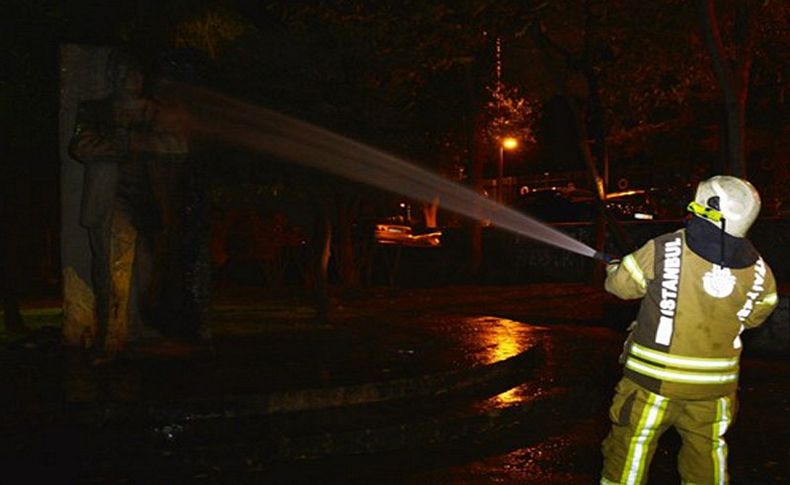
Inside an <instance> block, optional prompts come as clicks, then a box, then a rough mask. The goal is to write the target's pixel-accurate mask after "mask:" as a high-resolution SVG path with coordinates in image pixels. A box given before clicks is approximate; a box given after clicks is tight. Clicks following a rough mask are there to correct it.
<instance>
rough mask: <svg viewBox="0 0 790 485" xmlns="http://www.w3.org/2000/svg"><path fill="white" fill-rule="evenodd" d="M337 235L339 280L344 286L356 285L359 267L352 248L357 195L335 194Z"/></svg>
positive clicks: (358, 279) (357, 284) (357, 283)
mask: <svg viewBox="0 0 790 485" xmlns="http://www.w3.org/2000/svg"><path fill="white" fill-rule="evenodd" d="M337 199H338V203H337V209H338V213H337V237H336V238H335V239H336V241H335V247H336V254H337V257H336V262H337V272H338V275H339V277H340V282H341V283H342V284H343V286H346V287H351V288H353V287H357V286H359V282H360V271H359V269H360V267H359V265H358V264H357V254H356V251H355V250H354V249H355V248H354V231H353V229H354V227H353V220H354V216H355V215H356V214H357V207H358V205H359V197H357V196H355V195H354V194H348V193H342V194H338V196H337Z"/></svg>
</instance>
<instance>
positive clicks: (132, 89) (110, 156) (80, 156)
mask: <svg viewBox="0 0 790 485" xmlns="http://www.w3.org/2000/svg"><path fill="white" fill-rule="evenodd" d="M107 75H108V81H109V83H110V85H111V87H112V92H111V94H110V95H109V96H108V97H106V98H103V99H98V100H90V101H84V102H82V103H80V106H79V108H78V113H77V121H76V126H75V130H74V134H73V136H72V139H71V143H70V146H69V151H70V153H71V155H72V156H73V157H74V158H75V159H76V160H77V161H79V162H81V163H83V164H84V165H85V179H84V186H83V195H82V205H81V209H80V224H81V225H82V226H84V227H85V228H86V229H87V230H88V232H89V237H90V246H91V257H92V259H91V273H92V275H91V276H92V280H93V285H92V286H93V292H94V296H95V299H96V304H95V308H96V320H97V330H96V333H95V335H85V336H84V345H85V346H86V347H90V348H93V349H95V350H96V351H97V354H98V356H97V363H101V362H104V361H107V360H112V359H113V358H115V357H116V356H117V355H118V354H119V353H120V352H122V351H123V350H124V347H125V346H126V345H127V343H128V342H130V341H132V340H134V339H136V338H138V337H139V336H140V335H141V333H142V332H143V328H144V327H143V322H144V321H145V320H146V319H148V318H149V315H150V313H151V311H152V310H151V306H150V296H151V295H150V286H151V279H152V274H153V268H152V261H153V256H152V255H153V249H152V248H153V245H154V241H155V239H156V234H157V232H159V231H160V230H161V224H162V220H161V209H160V205H159V203H158V201H157V198H156V196H155V191H154V186H153V184H152V177H151V171H152V170H153V167H154V166H155V165H156V164H157V163H163V162H166V161H168V160H170V161H176V160H183V159H184V158H185V156H186V154H187V148H188V146H187V142H186V140H185V138H184V137H183V136H180V135H179V134H177V133H176V132H174V131H173V130H168V129H166V128H164V126H162V123H160V122H159V113H158V111H159V106H158V104H157V102H156V101H155V100H154V99H152V98H151V97H149V96H147V95H146V93H145V89H144V87H145V78H144V74H143V69H142V65H141V63H140V62H139V61H137V60H136V59H134V58H133V57H132V56H130V55H128V54H126V53H123V52H121V51H115V52H113V53H112V54H111V55H110V59H109V61H108V68H107Z"/></svg>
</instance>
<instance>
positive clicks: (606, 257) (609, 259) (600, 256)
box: [593, 251, 620, 264]
mask: <svg viewBox="0 0 790 485" xmlns="http://www.w3.org/2000/svg"><path fill="white" fill-rule="evenodd" d="M593 259H597V260H599V261H603V262H604V263H606V264H612V263H616V262H618V261H620V258H618V257H617V256H613V255H611V254H606V253H604V252H602V251H597V252H596V253H595V254H593Z"/></svg>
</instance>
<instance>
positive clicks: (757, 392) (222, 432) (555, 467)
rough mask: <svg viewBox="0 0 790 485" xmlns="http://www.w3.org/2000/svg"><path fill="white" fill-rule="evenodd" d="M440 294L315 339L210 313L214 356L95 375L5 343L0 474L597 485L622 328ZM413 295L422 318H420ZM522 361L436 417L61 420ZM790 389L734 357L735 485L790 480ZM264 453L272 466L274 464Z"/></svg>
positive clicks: (567, 308) (668, 457) (46, 353)
mask: <svg viewBox="0 0 790 485" xmlns="http://www.w3.org/2000/svg"><path fill="white" fill-rule="evenodd" d="M442 291H443V292H444V293H445V295H444V296H443V298H445V300H441V301H437V300H439V298H438V297H436V295H435V294H428V293H426V295H428V296H424V295H423V294H417V295H416V296H415V295H414V294H411V295H409V302H410V303H409V305H410V306H407V305H403V301H388V300H386V299H384V300H376V301H373V302H371V303H370V305H369V306H367V307H366V306H363V305H358V306H356V307H349V308H348V309H347V310H346V313H342V312H341V313H340V315H339V318H338V319H337V321H336V322H335V323H334V324H333V325H332V326H327V325H324V326H319V325H313V324H311V323H310V322H309V320H308V316H309V315H308V314H307V313H306V312H301V313H300V312H296V315H297V316H296V317H294V314H287V311H286V310H283V309H282V307H277V311H276V312H274V313H272V312H267V311H266V309H265V308H258V307H254V306H252V305H249V306H246V307H245V306H239V307H234V308H233V309H228V308H226V309H223V310H219V311H216V313H215V318H216V326H215V339H214V353H213V354H206V353H202V352H201V351H200V350H196V349H194V348H190V347H188V346H186V347H183V346H182V347H179V346H177V345H171V344H167V345H161V344H160V345H155V346H153V347H151V348H146V349H142V350H141V351H140V352H139V353H138V354H137V355H135V356H133V358H131V359H129V360H126V361H123V362H119V363H117V364H116V365H114V366H109V367H105V368H93V367H90V366H88V365H86V361H85V359H84V358H83V357H82V356H80V355H78V354H72V353H67V352H64V351H63V350H62V349H60V348H59V347H58V346H57V344H56V341H57V333H55V334H54V337H53V339H48V340H46V342H44V343H43V344H42V343H37V344H35V345H32V346H30V345H27V344H22V345H16V346H12V345H6V346H5V347H2V348H0V359H1V363H2V365H0V409H1V410H2V413H0V432H1V433H2V436H4V437H5V443H4V444H3V445H2V446H0V466H5V465H8V467H11V468H23V469H25V470H32V471H33V472H35V471H36V470H40V469H41V466H40V464H41V463H43V462H45V461H46V460H49V462H48V463H50V465H49V468H48V469H49V470H51V471H53V473H54V472H57V473H60V474H61V475H62V474H63V473H66V472H69V473H72V476H77V477H79V478H80V479H81V480H84V481H87V482H89V483H121V482H123V483H129V482H135V481H137V482H156V483H175V482H195V483H230V482H234V481H241V482H252V483H260V482H267V483H268V482H291V483H292V482H304V483H314V482H326V481H333V480H332V479H327V477H337V480H338V481H343V482H359V483H535V484H576V483H579V484H584V483H595V481H596V477H597V473H598V471H599V469H600V451H599V443H600V440H601V439H602V438H603V436H604V435H605V433H606V432H607V430H608V419H607V416H606V413H607V411H606V408H607V405H608V400H609V398H610V393H611V390H612V388H613V385H614V383H615V382H616V381H617V379H618V378H619V376H620V372H621V371H620V369H619V367H618V364H617V355H618V354H619V352H620V349H621V344H622V340H623V337H624V335H623V332H622V330H621V328H620V327H615V328H614V329H613V328H610V327H608V326H606V325H604V324H605V323H606V322H605V321H604V314H603V312H602V311H601V306H600V303H601V302H602V301H603V297H601V296H600V295H599V294H598V293H594V292H591V291H590V290H589V289H586V288H582V289H580V291H577V289H573V288H571V289H568V288H563V289H562V291H558V292H555V293H554V294H553V295H551V297H550V298H548V297H546V296H545V295H544V294H543V293H542V292H541V289H539V288H538V289H532V288H531V289H527V290H525V291H523V292H522V293H517V291H516V290H507V291H509V293H508V292H503V291H502V290H497V293H496V294H495V296H489V297H488V298H489V300H487V301H489V302H490V301H502V302H504V303H503V304H499V305H490V304H489V305H485V304H481V303H486V301H482V300H480V297H477V296H469V297H467V296H466V295H464V296H463V297H461V296H458V295H453V293H452V291H450V290H442ZM492 293H494V292H493V291H492ZM503 293H505V294H504V295H503ZM470 295H471V293H470ZM429 297H430V298H429ZM416 298H424V299H425V302H424V304H422V305H416V304H415V300H416ZM475 298H478V299H477V300H475ZM500 299H501V300H500ZM470 301H472V302H474V304H473V303H470ZM447 302H449V303H447ZM582 302H584V304H581V303H582ZM560 322H561V323H560ZM48 338H49V337H48ZM530 349H540V350H541V351H542V359H543V360H542V364H541V365H539V366H537V367H536V368H535V369H534V371H533V372H532V373H530V374H529V377H526V378H521V380H519V381H516V382H507V384H508V385H507V386H506V387H503V388H502V389H505V391H504V392H499V390H500V389H499V388H498V387H497V388H496V391H494V392H488V393H485V394H479V395H474V396H461V397H459V398H452V399H450V398H443V399H441V400H439V399H437V400H436V402H435V403H434V402H433V400H432V399H419V400H417V402H400V401H397V402H392V403H387V404H386V405H379V406H370V407H366V406H362V407H357V409H355V410H354V411H353V413H351V414H347V413H346V412H345V411H339V412H331V413H297V414H295V415H293V416H290V417H285V416H279V417H278V416H273V417H250V418H245V419H234V420H233V423H232V424H223V423H225V422H223V421H222V420H219V419H215V420H203V421H202V422H200V423H194V422H179V421H177V420H175V419H174V420H173V421H172V422H161V423H157V424H156V425H155V426H154V425H150V424H149V425H141V424H140V423H137V422H126V423H120V424H118V423H116V424H113V426H115V428H113V427H111V426H110V425H109V424H107V425H105V426H102V427H98V428H97V427H92V428H85V427H80V426H79V425H78V424H77V423H75V422H74V421H71V420H70V419H71V417H70V416H73V415H71V414H68V413H64V410H66V409H71V410H73V409H74V408H75V407H78V408H80V406H92V405H94V404H95V403H97V402H107V401H122V402H126V403H130V404H131V405H132V406H138V405H139V406H140V407H145V406H148V405H150V403H156V402H166V401H167V402H176V403H178V402H180V401H179V400H188V399H225V398H226V397H228V396H234V395H235V396H238V395H261V394H265V393H271V392H278V391H282V390H287V389H295V388H298V389H310V388H312V389H331V388H334V387H336V386H353V385H359V384H363V383H369V382H381V381H391V380H394V379H403V378H415V379H416V378H419V377H420V376H423V375H426V374H437V373H441V372H447V371H455V370H458V371H461V370H464V369H470V368H472V367H473V366H483V365H487V364H492V363H494V362H500V361H503V360H505V359H508V358H510V357H513V356H515V355H519V354H521V353H522V352H524V351H528V350H530ZM497 384H498V385H499V384H501V383H497ZM789 388H790V363H789V362H788V360H787V359H786V358H784V357H756V356H748V357H747V358H746V359H745V360H744V365H743V377H742V390H741V400H742V404H743V405H742V408H741V413H740V416H739V419H738V422H737V423H736V424H735V426H734V428H733V430H732V431H731V433H730V445H731V446H730V449H731V468H732V471H733V476H734V477H735V479H734V480H733V483H736V484H737V483H741V484H760V483H785V482H786V480H788V479H789V478H790V472H789V471H788V463H790V455H789V454H788V453H790V451H788V447H787V445H786V444H787V443H788V442H790V425H789V424H788V419H787V418H786V416H787V413H788V411H790V392H788V390H790V389H789ZM541 403H550V404H549V405H547V406H541ZM80 409H90V408H89V407H88V408H85V407H81V408H80ZM293 433H297V435H298V436H295V435H293ZM299 436H303V437H304V438H305V440H306V442H302V441H300V440H299V439H298V438H299ZM303 441H304V440H303ZM193 444H199V446H196V447H192V448H190V446H192V445H193ZM678 446H679V445H678V439H677V436H676V435H674V434H673V433H668V435H667V437H666V438H665V439H663V440H662V445H661V447H660V448H659V451H658V453H657V456H656V459H655V461H654V464H653V467H652V477H653V478H654V480H653V482H651V483H677V482H678V478H677V475H676V472H675V471H674V468H675V462H674V455H675V453H676V451H677V447H678ZM300 447H301V448H300ZM210 450H213V451H211V452H212V453H215V454H214V455H211V454H210V453H209V451H210ZM278 453H279V455H278ZM300 453H301V455H300ZM274 456H282V457H283V458H282V460H281V461H280V462H276V463H275V462H272V457H274ZM309 456H313V457H318V458H315V459H313V458H309V459H308V457H309ZM52 457H54V458H52ZM134 460H142V461H138V462H135V461H134ZM77 464H79V466H78V465H77ZM12 465H13V466H12ZM152 470H153V471H152ZM161 470H166V471H167V474H163V475H162V473H163V472H162V471H161ZM78 472H79V473H78ZM42 473H44V472H43V471H42ZM152 474H153V475H152ZM157 474H160V475H157ZM65 476H68V474H66V475H65ZM0 481H2V480H0ZM32 481H35V480H32ZM67 481H68V480H67ZM60 482H61V483H62V482H63V480H60Z"/></svg>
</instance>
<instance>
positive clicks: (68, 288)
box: [0, 0, 790, 484]
mask: <svg viewBox="0 0 790 485" xmlns="http://www.w3.org/2000/svg"><path fill="white" fill-rule="evenodd" d="M3 12H4V14H3V17H4V19H3V34H4V35H3V36H2V43H3V45H2V48H0V52H1V53H2V62H3V64H4V66H5V68H4V69H3V70H2V75H0V103H1V104H0V106H1V109H0V116H2V133H3V134H4V136H3V139H2V147H3V148H2V150H3V151H2V160H1V161H0V216H2V217H0V279H1V281H0V297H2V299H3V308H2V313H0V315H1V316H2V318H1V319H0V321H2V325H0V362H1V363H0V368H1V369H2V370H0V414H2V418H0V436H3V438H0V456H1V457H0V463H2V464H3V465H4V466H3V469H4V470H6V471H3V472H0V482H3V483H5V482H6V481H7V483H22V482H27V483H54V482H55V481H56V480H57V482H59V483H182V482H186V483H192V482H195V483H229V482H234V481H241V482H244V483H247V482H249V483H268V482H278V483H279V482H288V483H293V482H297V483H313V482H334V481H338V482H360V483H490V482H502V483H540V484H544V483H545V484H564V483H568V484H571V483H597V481H598V479H599V474H600V471H601V469H600V467H601V464H600V462H601V452H600V446H599V445H600V441H601V440H602V439H603V438H604V436H605V435H606V432H607V427H608V425H609V423H608V418H607V405H608V399H609V398H610V394H611V390H612V388H613V386H614V384H615V383H616V382H617V379H619V377H620V374H621V371H620V369H619V365H618V363H617V355H618V354H619V352H620V351H621V349H622V347H621V345H622V341H623V340H624V338H625V336H626V327H627V326H628V324H629V323H630V322H631V321H632V320H633V318H634V317H635V315H636V310H637V306H636V305H635V304H634V303H633V302H624V301H622V300H618V299H616V298H615V297H613V296H611V295H608V294H606V293H605V291H604V290H603V279H604V276H605V272H604V265H603V264H601V263H599V262H597V261H594V260H593V259H590V258H586V257H584V256H583V255H580V254H576V253H578V251H576V253H574V252H573V249H569V248H568V247H567V244H566V245H565V246H563V243H562V241H561V240H560V241H558V242H555V243H551V241H547V240H545V239H542V241H543V242H538V241H535V240H534V239H536V234H537V233H542V231H544V226H543V225H542V224H539V223H538V222H535V221H534V220H532V219H524V221H526V222H523V224H524V227H523V229H520V230H514V229H512V228H511V230H503V229H500V228H499V227H500V226H502V224H500V223H499V220H498V219H496V217H482V216H479V215H480V214H481V213H479V212H475V209H473V207H474V206H476V204H477V202H476V200H477V199H474V198H473V197H474V196H473V194H474V193H476V194H478V196H479V197H480V198H481V200H482V199H485V200H486V201H492V202H498V203H502V204H505V205H508V206H510V207H512V208H513V209H515V211H517V212H519V213H523V214H527V215H529V216H530V217H533V218H535V219H537V220H538V221H543V222H545V223H547V224H549V225H550V226H551V227H553V228H555V229H557V230H559V231H560V232H561V233H564V234H567V235H569V236H571V237H572V238H573V239H576V240H579V241H581V242H582V243H583V244H584V245H587V246H589V247H591V248H593V249H592V250H595V251H601V252H606V253H608V254H613V255H618V256H621V255H624V254H627V253H629V252H631V251H633V250H634V249H636V248H638V247H640V246H641V245H642V244H644V243H645V242H646V241H647V240H649V239H650V238H653V237H655V236H657V235H659V234H663V233H665V232H668V231H671V230H676V229H679V228H681V227H682V226H683V222H684V218H686V217H687V215H686V205H687V204H688V202H689V201H691V200H692V197H693V195H694V190H695V188H696V186H697V184H698V183H699V182H700V181H701V180H704V179H706V178H708V177H710V176H712V175H716V174H731V175H735V176H738V177H742V178H746V179H748V180H749V181H751V182H752V183H753V184H754V186H755V187H756V188H757V190H758V191H759V192H760V195H761V198H762V211H761V213H760V218H759V219H758V221H757V222H756V223H755V225H754V227H753V229H752V231H751V233H750V239H751V240H752V242H753V243H754V245H755V247H756V248H757V249H758V250H759V251H760V253H761V254H762V255H763V257H764V259H765V261H766V262H767V263H768V264H769V265H770V266H771V268H772V269H773V272H774V274H775V276H776V278H777V280H778V283H779V296H780V305H779V308H778V309H777V310H776V311H775V313H774V315H773V317H772V318H771V319H770V320H769V321H768V322H766V324H765V325H764V326H763V327H762V328H760V329H759V330H755V331H752V332H751V333H750V334H749V333H747V335H746V337H745V341H746V345H745V352H744V359H743V362H742V364H741V365H742V375H741V395H740V397H741V400H742V408H741V411H740V413H741V414H740V415H739V417H738V421H737V422H736V423H735V425H734V427H733V429H732V431H731V432H730V433H729V434H728V435H727V436H728V443H729V444H730V472H731V474H732V482H733V483H742V484H758V483H786V481H787V480H790V468H789V467H788V463H790V456H789V454H790V449H788V446H787V443H788V442H790V420H788V418H787V416H788V414H787V413H788V410H790V400H788V399H789V398H788V397H787V396H788V393H787V391H788V389H789V388H790V386H789V384H790V380H788V378H790V365H788V364H789V362H788V356H790V317H788V299H787V295H788V290H787V289H788V286H787V282H788V281H790V261H788V254H787V247H788V244H790V155H788V153H790V141H788V140H790V138H789V137H788V134H790V125H789V124H788V112H790V107H789V105H788V102H787V100H786V96H787V91H788V88H789V87H790V73H788V66H789V65H790V31H788V29H787V25H788V16H790V4H788V3H787V2H785V1H779V0H760V1H754V0H743V1H734V0H724V1H715V0H660V1H653V2H644V1H637V0H609V1H606V0H600V1H597V0H567V1H566V0H558V1H553V2H541V1H507V0H506V1H486V0H458V1H453V2H450V1H438V0H437V1H409V0H404V1H388V0H384V1H375V2H374V1H342V0H336V1H308V0H292V1H260V2H256V1H246V0H224V1H223V0H215V1H210V0H205V1H189V0H182V1H178V0H173V1H159V2H144V1H129V2H120V3H119V4H115V3H113V2H99V1H89V0H84V1H55V0H42V1H39V0H30V1H21V0H12V1H11V2H8V3H7V4H6V5H5V6H4V8H3ZM111 49H115V50H117V51H123V52H124V53H126V54H128V55H129V56H130V57H131V58H134V59H135V60H137V61H138V62H139V64H140V68H141V70H142V71H143V74H144V76H145V80H146V82H145V86H144V93H145V96H146V97H147V99H151V100H154V101H153V102H154V104H155V105H156V106H158V107H159V108H160V109H161V113H163V114H162V117H163V118H166V119H167V120H169V121H168V122H169V123H170V124H169V125H168V126H169V127H170V128H171V129H174V130H175V131H178V132H179V133H182V130H183V133H185V134H186V135H185V136H187V137H188V139H189V143H188V145H189V151H188V153H187V154H186V155H185V156H184V158H183V159H181V160H180V161H178V162H177V163H175V162H173V163H170V164H169V165H168V164H167V162H165V163H164V164H159V165H158V167H159V168H157V169H154V170H153V171H152V172H151V175H150V177H151V184H152V185H153V186H155V188H156V190H158V191H159V192H157V196H160V195H161V194H165V196H164V199H163V198H162V197H159V204H160V206H161V209H162V214H163V219H162V228H160V229H159V231H160V233H159V234H165V235H164V236H161V238H160V239H156V238H155V239H154V243H153V244H154V246H155V249H154V269H153V270H152V271H153V275H154V276H153V279H154V286H155V287H156V291H157V293H156V295H155V298H154V302H153V303H152V304H151V308H150V311H149V312H148V313H145V315H144V318H143V322H144V323H145V324H146V330H145V331H143V332H142V333H141V334H140V335H137V336H135V337H134V338H131V337H130V338H129V339H128V341H125V345H126V346H125V349H124V351H123V352H122V353H121V354H120V355H119V356H117V358H114V359H112V360H111V361H109V362H104V361H101V362H100V363H98V364H97V362H99V360H96V359H94V357H95V356H94V355H93V354H92V353H91V352H92V351H91V350H90V349H89V348H87V347H90V345H88V344H87V343H86V340H85V337H84V328H87V327H84V326H82V323H80V322H81V320H80V318H83V316H84V313H80V312H83V308H84V305H88V303H86V302H88V301H91V302H92V301H93V295H91V294H90V292H91V289H90V286H91V283H90V269H88V270H87V272H86V271H85V270H84V268H86V267H87V268H89V265H90V245H89V244H88V243H87V235H86V234H87V233H86V234H83V232H84V228H82V227H80V226H79V224H78V223H77V221H76V216H75V217H74V218H73V220H72V215H74V214H76V213H77V212H78V211H79V198H80V196H81V194H82V190H83V182H82V170H83V169H82V165H81V164H79V163H77V162H76V161H75V160H73V159H71V158H70V155H69V154H68V153H67V152H68V151H67V150H66V147H67V146H68V143H69V139H70V138H71V137H72V133H73V132H75V128H74V126H75V125H74V123H75V121H74V120H75V118H76V116H77V105H78V104H79V103H81V102H83V101H86V100H90V99H94V98H99V97H102V96H104V95H106V94H107V88H106V86H105V75H106V72H107V68H106V67H104V66H105V65H106V63H107V62H108V61H107V56H108V54H107V52H109V51H110V50H111ZM102 56H103V57H102ZM86 59H87V60H86ZM97 59H101V60H97ZM102 86H104V87H102ZM86 93H92V94H86ZM270 110H271V111H270ZM281 115H282V116H281ZM305 123H306V124H305ZM174 127H175V128H174ZM357 142H358V143H357ZM363 145H364V146H363ZM393 161H396V162H393ZM401 162H407V163H408V164H410V165H408V166H407V165H401ZM412 166H414V167H419V169H416V168H415V169H414V171H412V169H411V168H410V167H412ZM162 167H165V168H162ZM393 167H398V168H393ZM404 167H405V168H404ZM416 170H420V171H416ZM426 172H429V173H430V174H433V175H427V174H426ZM377 173H382V174H384V175H380V176H377V175H376V174H377ZM401 174H402V175H403V178H399V177H400V176H401ZM434 175H438V176H439V177H441V179H444V180H446V181H451V182H453V183H455V184H458V186H462V187H464V188H465V189H466V190H465V191H464V192H463V193H464V194H467V197H469V198H463V197H462V198H461V199H459V200H461V201H462V202H459V203H458V204H456V205H458V206H460V207H461V209H457V208H453V206H452V204H450V208H449V209H448V207H446V206H445V202H447V201H448V197H447V194H448V193H449V194H450V195H451V196H452V195H453V191H454V190H455V189H453V188H452V187H454V186H450V185H448V188H447V189H446V190H447V191H449V192H437V194H436V196H434V195H432V193H431V192H430V190H429V189H430V187H431V185H432V184H434V180H435V179H434V178H433V176H434ZM377 177H378V178H377ZM404 180H405V181H406V182H404ZM408 181H412V182H408ZM440 183H441V182H440ZM416 187H427V188H428V189H425V190H427V192H425V190H423V191H421V190H418V189H417V188H416ZM459 190H460V189H459ZM459 193H460V192H459ZM440 194H441V196H440ZM466 201H469V207H470V208H469V209H468V210H466V209H464V204H465V202H466ZM483 205H485V204H483ZM464 212H466V213H464ZM485 214H489V213H485ZM519 221H521V220H520V219H519ZM519 223H521V222H519ZM549 234H554V233H553V232H551V233H549ZM156 237H159V235H157V236H156ZM553 237H555V236H548V238H549V239H552V238H553ZM537 239H539V240H540V237H537ZM162 240H167V241H169V242H165V243H162V242H161V241H162ZM546 242H549V243H550V244H544V243H546ZM552 244H553V245H552ZM162 248H164V249H162ZM592 250H591V251H592ZM157 251H158V252H157ZM157 258H158V259H157ZM86 265H87V266H86ZM74 268H76V270H74ZM80 268H83V269H80ZM74 274H79V275H81V276H78V277H74V276H73V275H74ZM79 277H82V278H83V280H84V281H86V282H87V286H86V287H85V288H86V289H87V293H79V292H81V291H83V290H82V289H81V288H82V287H81V286H79V285H78V284H77V283H80V282H81V281H82V280H79ZM74 278H76V279H74ZM75 281H77V283H74V282H75ZM75 285H76V286H75ZM83 286H84V283H83ZM86 295H87V296H86ZM83 304H84V305H83ZM89 306H90V305H88V307H89ZM85 308H87V307H85ZM147 311H148V310H147ZM88 313H91V312H90V311H88ZM86 318H88V319H89V320H92V319H93V317H90V316H89V317H86ZM92 325H94V326H95V322H94V323H93V324H92ZM89 326H90V325H89ZM679 442H680V440H679V438H678V437H677V435H674V434H672V433H671V432H670V433H667V435H666V436H665V437H664V438H663V439H662V441H661V445H660V446H659V451H658V452H657V454H656V458H655V459H654V461H653V465H652V469H651V478H652V480H655V481H652V480H651V483H671V482H678V481H679V476H678V475H677V472H676V471H675V463H674V457H675V454H676V453H677V448H678V447H679ZM2 474H5V476H4V475H2Z"/></svg>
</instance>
